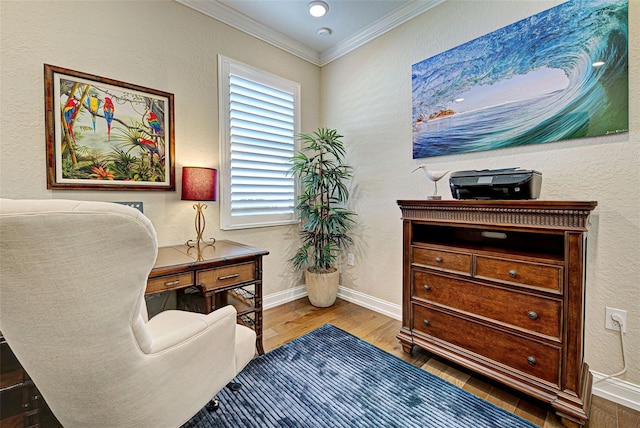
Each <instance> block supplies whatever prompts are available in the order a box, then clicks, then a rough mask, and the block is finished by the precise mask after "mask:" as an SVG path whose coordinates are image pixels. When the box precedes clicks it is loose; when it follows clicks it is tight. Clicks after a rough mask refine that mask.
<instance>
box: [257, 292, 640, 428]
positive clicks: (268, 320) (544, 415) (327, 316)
mask: <svg viewBox="0 0 640 428" xmlns="http://www.w3.org/2000/svg"><path fill="white" fill-rule="evenodd" d="M327 323H329V324H333V325H335V326H336V327H339V328H341V329H343V330H345V331H348V332H349V333H351V334H353V335H354V336H357V337H359V338H361V339H363V340H366V341H367V342H369V343H371V344H373V345H375V346H377V347H378V348H381V349H384V350H385V351H387V352H389V353H391V354H393V355H396V356H398V357H400V358H402V359H403V360H406V361H408V362H410V363H412V364H415V365H416V366H419V367H422V368H423V369H425V370H427V371H429V372H431V373H433V374H435V375H437V376H440V377H441V378H444V379H446V380H448V381H449V382H451V383H453V384H455V385H457V386H459V387H461V388H463V389H466V390H467V391H469V392H471V393H473V394H475V395H477V396H479V397H481V398H484V399H485V400H487V401H490V402H491V403H494V404H496V405H497V406H500V407H502V408H504V409H506V410H508V411H510V412H512V413H515V414H516V415H518V416H520V417H522V418H524V419H527V420H529V421H531V422H533V423H535V424H536V425H539V426H540V427H542V428H560V427H562V424H561V423H560V420H559V419H558V418H557V417H556V415H555V413H552V412H551V411H550V410H549V406H548V405H546V404H545V403H542V402H539V401H537V400H535V399H533V398H531V397H528V396H527V395H524V394H521V393H519V392H518V391H515V390H513V389H510V388H507V387H505V386H503V385H501V384H499V383H497V382H494V381H492V380H491V379H487V378H485V377H482V376H480V375H477V374H475V373H473V372H471V371H469V370H467V369H465V368H463V367H460V366H458V365H455V364H453V363H450V362H448V361H447V360H444V359H442V358H440V357H437V356H435V355H433V354H431V353H429V352H427V351H424V350H422V349H418V348H417V347H414V350H413V353H412V354H411V355H409V354H406V353H404V352H403V351H402V347H401V346H400V343H399V342H398V340H397V339H396V337H395V336H396V333H397V332H398V330H400V327H401V322H400V321H397V320H395V319H393V318H389V317H387V316H384V315H382V314H379V313H377V312H374V311H371V310H369V309H366V308H364V307H362V306H358V305H356V304H353V303H350V302H347V301H344V300H340V299H338V301H337V302H336V304H335V305H334V306H332V307H330V308H316V307H313V306H311V304H310V303H309V300H308V299H307V298H306V297H305V298H302V299H298V300H295V301H293V302H290V303H287V304H284V305H281V306H277V307H275V308H272V309H268V310H266V311H264V331H263V338H264V348H265V352H269V351H270V350H272V349H274V348H277V347H279V346H281V345H283V344H285V343H287V342H290V341H291V340H293V339H295V338H297V337H299V336H302V335H304V334H306V333H308V332H310V331H312V330H315V329H316V328H318V327H320V326H322V325H324V324H327ZM637 427H640V412H637V411H635V410H632V409H629V408H627V407H623V406H620V405H619V404H616V403H613V402H610V401H608V400H605V399H603V398H600V397H597V396H593V398H592V404H591V418H590V420H589V423H588V428H637Z"/></svg>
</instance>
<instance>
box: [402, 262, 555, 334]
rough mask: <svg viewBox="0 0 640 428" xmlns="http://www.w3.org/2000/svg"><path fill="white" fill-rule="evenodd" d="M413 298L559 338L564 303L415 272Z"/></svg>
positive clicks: (429, 273) (433, 274) (472, 282)
mask: <svg viewBox="0 0 640 428" xmlns="http://www.w3.org/2000/svg"><path fill="white" fill-rule="evenodd" d="M412 275H413V278H412V279H413V281H412V284H413V293H412V296H414V297H416V298H420V299H425V300H428V301H430V302H434V303H437V304H441V305H446V306H449V307H452V308H455V309H459V310H462V311H465V312H468V313H471V314H477V315H479V316H482V317H485V318H490V319H493V320H496V321H499V322H502V323H507V324H511V325H513V326H516V327H519V328H523V329H526V330H529V331H531V332H533V333H536V334H542V335H546V336H550V337H553V338H557V339H559V338H560V324H561V323H560V314H561V311H562V302H561V301H559V300H555V299H548V298H543V297H538V296H533V295H531V294H526V293H521V292H517V291H511V290H507V289H504V288H498V287H491V286H487V285H483V284H481V283H479V282H474V281H465V280H462V279H456V278H453V277H449V276H445V275H439V274H436V273H431V272H424V271H420V270H417V269H415V270H413V272H412Z"/></svg>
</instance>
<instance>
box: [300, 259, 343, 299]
mask: <svg viewBox="0 0 640 428" xmlns="http://www.w3.org/2000/svg"><path fill="white" fill-rule="evenodd" d="M304 279H305V282H306V283H307V294H308V296H309V301H310V302H311V304H312V305H313V306H316V307H318V308H327V307H329V306H331V305H333V304H334V303H335V301H336V297H338V284H339V283H340V272H338V269H336V268H333V271H332V272H329V273H312V272H309V270H308V269H307V270H305V271H304Z"/></svg>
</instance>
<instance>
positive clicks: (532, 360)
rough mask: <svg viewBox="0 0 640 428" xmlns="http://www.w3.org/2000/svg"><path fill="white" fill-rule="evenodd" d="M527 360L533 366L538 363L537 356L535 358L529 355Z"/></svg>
mask: <svg viewBox="0 0 640 428" xmlns="http://www.w3.org/2000/svg"><path fill="white" fill-rule="evenodd" d="M527 362H528V363H529V364H531V365H532V366H535V365H536V359H535V358H533V357H527Z"/></svg>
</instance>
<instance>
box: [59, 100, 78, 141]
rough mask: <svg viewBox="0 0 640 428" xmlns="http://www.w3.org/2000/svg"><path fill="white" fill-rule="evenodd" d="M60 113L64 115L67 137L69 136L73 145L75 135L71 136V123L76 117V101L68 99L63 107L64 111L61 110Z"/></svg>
mask: <svg viewBox="0 0 640 428" xmlns="http://www.w3.org/2000/svg"><path fill="white" fill-rule="evenodd" d="M62 113H63V115H64V123H65V126H66V127H67V130H68V131H69V135H71V138H72V139H73V142H74V143H75V142H76V137H75V135H73V127H72V124H71V122H73V119H75V117H76V115H77V114H78V100H76V99H75V98H73V97H72V98H69V100H68V101H67V104H66V105H65V106H64V109H63V110H62Z"/></svg>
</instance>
